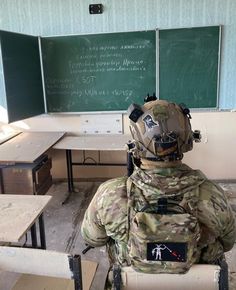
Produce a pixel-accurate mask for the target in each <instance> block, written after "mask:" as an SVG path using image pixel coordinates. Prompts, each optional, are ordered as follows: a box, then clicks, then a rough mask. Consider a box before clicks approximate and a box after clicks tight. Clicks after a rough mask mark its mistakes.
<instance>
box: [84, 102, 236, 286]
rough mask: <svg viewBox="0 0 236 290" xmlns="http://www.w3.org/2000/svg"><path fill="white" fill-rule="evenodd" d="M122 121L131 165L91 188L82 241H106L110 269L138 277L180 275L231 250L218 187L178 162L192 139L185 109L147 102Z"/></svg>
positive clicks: (230, 221)
mask: <svg viewBox="0 0 236 290" xmlns="http://www.w3.org/2000/svg"><path fill="white" fill-rule="evenodd" d="M128 116H129V118H130V130H131V134H132V137H133V139H134V143H133V146H131V147H133V148H132V149H131V150H132V154H133V157H134V160H139V161H140V162H139V166H137V165H136V164H137V162H136V164H134V171H133V173H132V175H131V176H130V177H127V176H124V177H120V178H115V179H112V180H109V181H107V182H105V183H103V184H102V185H101V186H100V187H99V188H98V191H97V193H96V194H95V196H94V198H93V200H92V201H91V203H90V205H89V207H88V209H87V211H86V213H85V217H84V220H83V224H82V229H81V231H82V236H83V238H84V239H85V241H86V242H87V243H88V244H89V245H91V246H94V247H98V246H103V245H106V244H107V245H108V253H109V257H110V262H111V265H112V264H118V265H120V266H121V267H122V266H130V265H132V267H133V268H134V269H135V270H136V271H140V272H146V273H163V272H165V273H166V272H167V273H184V272H186V271H188V269H189V268H190V267H191V265H192V264H193V263H208V264H212V263H216V262H217V260H218V259H221V258H222V257H223V255H224V252H226V251H229V250H230V249H231V248H232V247H233V245H234V242H235V238H236V228H235V221H234V215H233V213H232V211H231V208H230V206H229V204H228V201H227V198H226V196H225V194H224V192H223V190H222V189H221V188H220V187H219V186H218V185H217V184H215V183H213V182H212V181H210V180H208V179H207V178H206V176H205V175H204V174H203V173H202V172H201V171H199V170H193V169H191V168H190V167H188V166H187V165H185V164H183V163H182V162H181V160H182V158H183V153H185V152H188V151H190V150H192V147H193V141H194V140H196V141H199V136H197V135H199V134H196V132H195V133H194V132H192V129H191V124H190V120H189V119H190V118H191V116H190V113H189V110H188V109H187V108H186V107H185V106H183V105H176V104H174V103H169V102H167V101H163V100H162V101H161V100H154V101H150V102H147V103H146V104H144V105H143V106H142V107H140V106H138V105H135V104H133V105H131V106H130V108H129V110H128ZM160 245H161V246H160ZM157 250H158V251H159V252H158V255H159V256H158V257H159V258H158V259H156V251H157ZM160 257H161V259H160ZM107 288H108V287H107Z"/></svg>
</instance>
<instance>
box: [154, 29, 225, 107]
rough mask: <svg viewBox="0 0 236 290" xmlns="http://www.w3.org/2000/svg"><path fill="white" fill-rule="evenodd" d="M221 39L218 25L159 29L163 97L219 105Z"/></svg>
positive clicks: (171, 99)
mask: <svg viewBox="0 0 236 290" xmlns="http://www.w3.org/2000/svg"><path fill="white" fill-rule="evenodd" d="M219 39H220V27H219V26H211V27H199V28H183V29H168V30H160V31H159V45H160V47H159V51H160V54H159V63H160V67H159V84H160V85H159V96H160V99H166V100H169V101H173V102H177V103H181V102H183V103H185V104H186V105H187V106H189V107H190V108H216V107H217V105H218V100H217V88H218V64H219V43H220V41H219Z"/></svg>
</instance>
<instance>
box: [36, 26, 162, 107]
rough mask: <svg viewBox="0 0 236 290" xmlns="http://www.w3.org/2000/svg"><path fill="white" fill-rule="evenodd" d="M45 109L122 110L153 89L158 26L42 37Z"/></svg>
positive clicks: (154, 85)
mask: <svg viewBox="0 0 236 290" xmlns="http://www.w3.org/2000/svg"><path fill="white" fill-rule="evenodd" d="M41 48H42V59H43V71H44V80H45V91H46V100H47V110H48V112H87V111H117V110H118V111H119V110H126V109H127V108H128V106H129V105H130V103H132V102H136V103H141V104H142V103H143V98H144V96H145V95H146V94H147V93H149V92H150V93H153V92H155V91H156V32H155V31H154V30H153V31H140V32H124V33H107V34H96V35H94V34H93V35H92V34H91V35H75V36H59V37H47V38H42V39H41Z"/></svg>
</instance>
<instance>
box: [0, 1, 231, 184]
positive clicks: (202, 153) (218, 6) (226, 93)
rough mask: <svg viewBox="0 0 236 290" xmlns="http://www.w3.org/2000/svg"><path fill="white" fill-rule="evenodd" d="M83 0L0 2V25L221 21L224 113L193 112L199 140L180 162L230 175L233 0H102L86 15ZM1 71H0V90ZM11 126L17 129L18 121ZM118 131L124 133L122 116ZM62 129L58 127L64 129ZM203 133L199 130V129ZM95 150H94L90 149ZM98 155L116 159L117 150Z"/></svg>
mask: <svg viewBox="0 0 236 290" xmlns="http://www.w3.org/2000/svg"><path fill="white" fill-rule="evenodd" d="M92 3H96V1H88V0H67V1H65V0H10V1H9V0H1V1H0V29H2V30H9V31H15V32H21V33H25V34H32V35H41V36H50V35H66V34H86V33H100V32H102V33H104V32H118V31H135V30H148V29H155V28H159V29H165V28H179V27H195V26H207V25H222V27H223V29H222V32H223V34H222V50H221V71H220V86H219V108H220V109H221V110H225V109H227V110H229V111H228V112H221V111H216V112H207V111H206V112H195V113H193V114H192V115H193V117H194V118H193V125H195V124H196V128H195V126H194V129H197V128H200V129H202V131H203V136H204V134H205V136H207V137H206V138H205V139H204V137H203V142H202V143H201V144H196V146H195V150H194V151H192V152H190V153H188V154H186V157H185V161H186V162H187V163H188V164H189V165H191V166H193V167H195V168H197V167H198V168H200V169H202V170H203V171H204V172H205V173H206V174H207V176H208V177H210V178H213V179H236V170H235V169H236V168H235V167H236V156H235V154H234V153H233V149H234V148H235V145H236V144H235V142H236V141H235V138H234V134H235V133H234V132H236V122H235V121H236V120H235V118H236V117H235V116H236V115H235V112H231V111H234V109H235V108H236V93H235V92H236V79H235V78H236V49H235V47H236V1H235V0H148V1H143V0H120V1H116V0H102V1H100V2H99V3H102V4H103V5H104V13H103V14H100V15H90V14H89V12H88V6H89V4H92ZM2 80H3V75H2V73H1V72H0V86H1V88H0V93H1V91H2ZM0 100H1V96H0ZM76 124H78V117H77V116H74V115H73V116H68V115H67V116H57V115H49V116H46V115H43V116H39V117H35V118H31V119H28V120H24V122H22V126H23V127H24V126H25V128H23V130H38V131H42V130H57V131H60V130H61V129H62V128H64V129H66V130H67V129H68V131H73V132H74V131H76ZM14 126H16V127H18V126H19V124H18V125H15V124H14ZM124 127H125V128H124V131H125V132H127V131H128V122H127V117H126V116H125V115H124ZM64 129H63V130H64ZM204 132H205V133H204ZM52 154H53V155H54V156H55V157H56V158H54V167H53V175H54V177H56V178H57V177H65V176H66V175H65V166H64V165H65V163H64V154H63V152H60V153H59V152H57V153H55V152H52ZM94 154H96V152H94ZM103 158H105V159H106V158H108V159H109V160H111V159H112V160H113V159H115V160H117V159H118V160H120V159H122V158H124V156H121V155H120V154H117V155H115V156H113V154H110V155H109V154H107V155H106V156H103ZM124 172H125V169H124V168H121V169H118V168H117V169H116V168H115V169H112V170H110V169H109V168H106V169H104V170H100V169H99V170H97V168H95V169H91V168H85V169H82V168H81V169H79V170H76V172H75V173H76V174H77V175H78V174H79V173H80V175H78V176H80V177H90V176H91V177H112V176H116V175H120V174H123V173H124Z"/></svg>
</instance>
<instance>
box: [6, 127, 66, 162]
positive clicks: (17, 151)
mask: <svg viewBox="0 0 236 290" xmlns="http://www.w3.org/2000/svg"><path fill="white" fill-rule="evenodd" d="M64 134H65V133H63V132H23V133H21V134H19V135H17V136H16V137H14V138H12V139H10V140H8V141H7V142H5V143H3V144H1V145H0V162H1V163H6V164H9V163H19V162H21V163H31V162H34V161H35V160H36V159H38V158H39V157H40V156H41V155H43V153H45V152H46V151H47V150H48V149H49V148H50V147H52V146H53V145H54V144H55V143H56V142H57V141H58V140H59V139H60V138H61V137H62V136H63V135H64Z"/></svg>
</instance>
